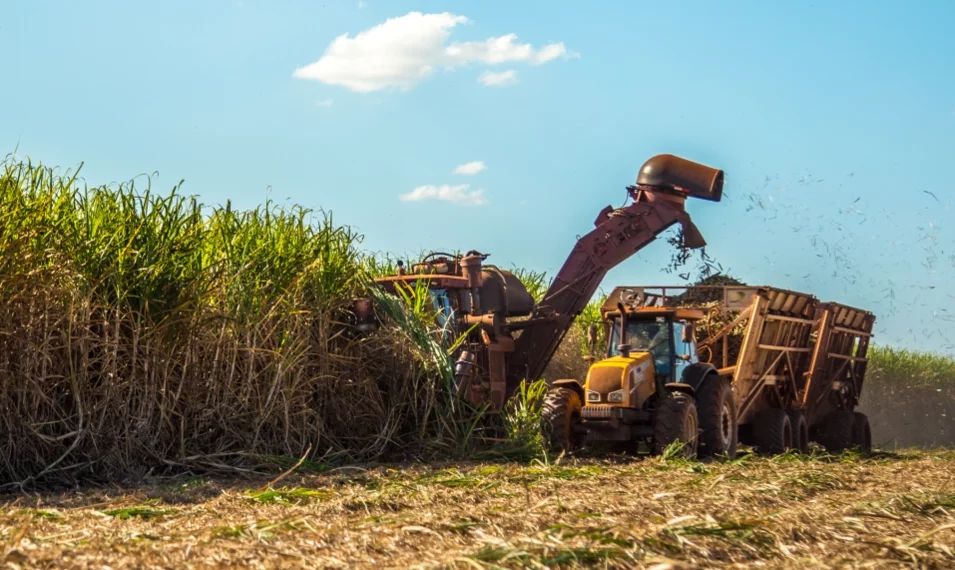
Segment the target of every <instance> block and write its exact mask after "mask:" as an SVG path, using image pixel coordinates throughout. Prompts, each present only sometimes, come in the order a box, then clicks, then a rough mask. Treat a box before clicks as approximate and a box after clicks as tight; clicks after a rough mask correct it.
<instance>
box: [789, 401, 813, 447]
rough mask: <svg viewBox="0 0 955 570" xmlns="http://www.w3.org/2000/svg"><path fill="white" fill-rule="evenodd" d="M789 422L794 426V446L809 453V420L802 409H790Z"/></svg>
mask: <svg viewBox="0 0 955 570" xmlns="http://www.w3.org/2000/svg"><path fill="white" fill-rule="evenodd" d="M789 423H790V425H792V428H793V447H794V448H795V449H797V450H798V451H799V453H802V454H804V455H805V454H808V453H809V422H807V421H806V414H804V413H803V411H802V410H789Z"/></svg>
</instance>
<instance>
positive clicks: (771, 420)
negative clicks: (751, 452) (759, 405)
mask: <svg viewBox="0 0 955 570" xmlns="http://www.w3.org/2000/svg"><path fill="white" fill-rule="evenodd" d="M753 441H754V443H755V447H756V450H757V451H758V452H759V453H761V454H763V455H778V454H780V453H786V452H787V451H789V450H790V449H792V446H793V426H792V423H791V422H790V421H789V414H787V413H786V410H783V409H781V408H766V409H763V410H760V411H758V412H756V416H755V417H754V418H753Z"/></svg>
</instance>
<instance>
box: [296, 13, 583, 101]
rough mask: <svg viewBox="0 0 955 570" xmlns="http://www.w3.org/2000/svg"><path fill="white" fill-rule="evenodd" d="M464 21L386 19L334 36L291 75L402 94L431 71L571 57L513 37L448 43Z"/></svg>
mask: <svg viewBox="0 0 955 570" xmlns="http://www.w3.org/2000/svg"><path fill="white" fill-rule="evenodd" d="M469 21H470V20H468V19H467V18H466V17H464V16H457V15H454V14H450V13H448V12H444V13H442V14H422V13H421V12H410V13H408V14H405V15H404V16H399V17H397V18H389V19H388V20H386V21H385V22H384V23H382V24H378V25H377V26H374V27H371V28H368V29H367V30H364V31H362V32H359V33H358V34H356V35H355V37H349V35H348V34H347V33H346V34H342V35H340V36H338V37H337V38H335V39H334V40H333V41H332V43H331V44H330V45H329V46H328V47H327V48H326V49H325V53H324V54H322V57H321V59H319V60H318V61H316V62H314V63H311V64H309V65H306V66H304V67H299V68H298V69H296V70H295V73H294V75H295V77H298V78H300V79H314V80H317V81H321V82H323V83H328V84H332V85H340V86H342V87H345V88H347V89H350V90H352V91H357V92H360V93H368V92H371V91H378V90H381V89H399V90H404V91H407V90H409V89H411V88H413V87H414V86H415V85H417V84H418V83H420V82H421V81H423V80H424V79H427V78H428V77H430V76H431V75H432V74H433V73H434V71H435V70H436V69H453V68H455V67H456V66H460V65H466V64H468V63H473V62H479V63H484V64H488V65H495V64H501V63H508V62H521V63H528V64H531V65H540V64H542V63H547V62H549V61H552V60H554V59H557V58H559V57H574V56H576V54H574V53H571V52H569V51H568V50H567V48H566V47H564V44H563V43H560V42H558V43H551V44H547V45H545V46H543V47H541V48H539V49H535V48H534V46H532V45H531V44H527V43H524V44H521V43H517V35H515V34H507V35H504V36H499V37H491V38H488V39H486V40H484V41H469V42H452V43H450V44H448V43H447V40H448V37H449V36H450V35H451V29H452V28H454V27H455V26H457V25H458V24H466V23H468V22H469ZM505 73H506V72H505Z"/></svg>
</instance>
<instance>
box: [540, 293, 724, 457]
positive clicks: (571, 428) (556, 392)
mask: <svg viewBox="0 0 955 570" xmlns="http://www.w3.org/2000/svg"><path fill="white" fill-rule="evenodd" d="M615 301H616V299H614V298H613V296H611V298H610V299H608V301H607V303H605V304H604V306H603V307H602V308H601V313H602V316H603V322H604V326H605V328H606V332H607V335H606V337H607V339H608V342H607V347H606V351H605V353H604V356H603V358H601V359H599V360H597V359H595V358H594V357H593V356H592V355H591V357H589V358H588V359H589V360H590V361H591V365H590V369H589V371H588V373H587V379H586V381H585V382H584V384H583V386H581V385H580V383H579V382H578V381H577V380H573V379H571V380H557V381H555V382H553V383H552V385H551V388H550V390H549V392H548V394H547V396H546V398H545V401H544V405H543V409H542V423H543V425H542V427H543V429H544V432H545V434H546V435H547V437H548V439H549V441H550V444H551V446H552V447H554V448H556V449H563V450H573V449H575V448H578V447H581V446H590V445H594V444H600V445H601V446H603V445H604V444H614V446H615V447H620V446H622V447H624V448H626V449H628V450H629V451H632V452H636V451H638V450H639V448H640V447H641V444H645V445H646V446H647V447H648V448H649V451H650V452H651V453H654V454H661V453H663V451H664V450H665V449H666V448H667V447H668V446H670V445H671V444H672V443H674V442H676V441H679V442H682V443H683V444H684V445H683V448H682V450H683V453H684V454H685V455H686V456H687V457H692V456H695V455H701V456H716V455H724V456H728V457H734V456H735V454H736V446H737V438H738V433H737V416H736V403H735V399H734V396H733V391H732V388H731V386H730V383H729V381H728V380H727V379H725V378H722V377H720V375H719V373H718V371H717V370H716V368H714V367H713V365H712V364H708V363H702V362H699V361H698V359H697V351H696V341H695V338H694V336H695V335H694V331H695V324H696V321H698V320H699V319H701V318H703V316H704V313H703V311H701V310H699V309H692V308H670V307H647V306H639V304H638V303H634V304H631V305H630V306H626V305H624V303H623V302H616V303H615ZM591 336H592V338H593V337H594V336H595V335H593V334H592V335H591ZM592 342H593V341H592ZM591 346H592V347H593V344H592V345H591ZM592 350H593V349H592Z"/></svg>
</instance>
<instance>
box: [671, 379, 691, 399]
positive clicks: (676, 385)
mask: <svg viewBox="0 0 955 570" xmlns="http://www.w3.org/2000/svg"><path fill="white" fill-rule="evenodd" d="M665 386H666V389H667V390H669V391H670V392H683V393H684V394H689V395H690V396H694V397H695V396H696V389H695V388H694V387H693V386H690V385H689V384H685V383H683V382H670V383H669V384H665Z"/></svg>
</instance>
